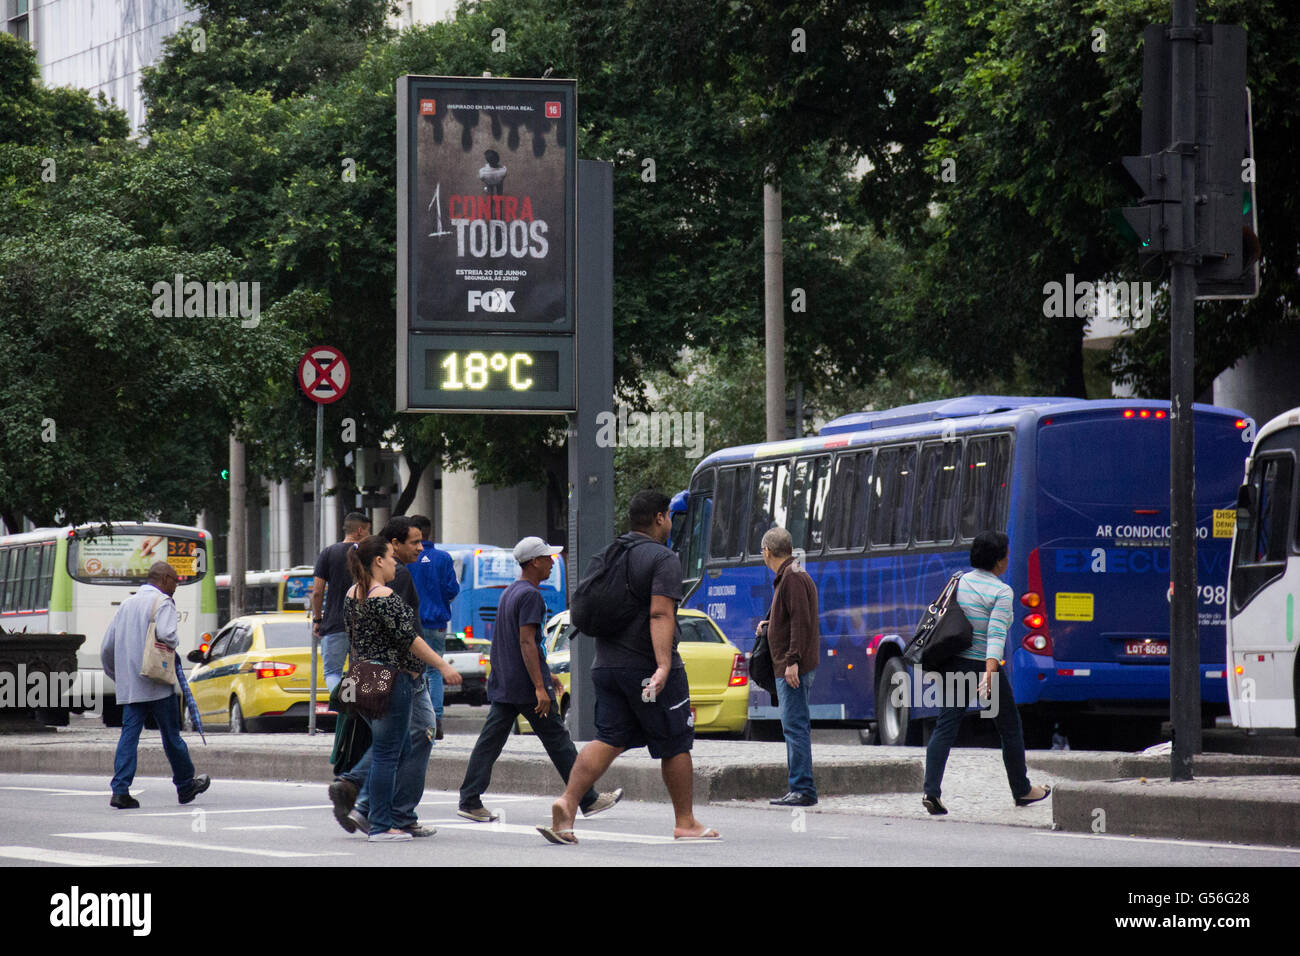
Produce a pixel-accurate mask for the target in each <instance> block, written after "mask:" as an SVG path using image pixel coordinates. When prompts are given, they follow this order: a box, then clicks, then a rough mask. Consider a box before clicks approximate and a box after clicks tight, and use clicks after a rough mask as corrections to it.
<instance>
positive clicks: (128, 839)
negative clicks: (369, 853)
mask: <svg viewBox="0 0 1300 956" xmlns="http://www.w3.org/2000/svg"><path fill="white" fill-rule="evenodd" d="M53 835H54V836H59V837H68V838H69V839H73V840H107V841H110V842H114V843H140V844H145V845H148V846H171V847H178V848H181V849H187V850H211V851H212V852H214V853H242V854H245V855H246V856H269V857H276V858H280V859H285V858H290V857H293V858H298V857H318V856H351V855H352V854H351V853H300V852H298V851H296V850H262V849H259V848H257V847H251V846H223V845H221V844H219V843H200V842H198V841H196V840H173V839H170V838H168V837H160V836H153V835H152V834H148V833H124V832H120V831H106V832H103V833H55V834H53Z"/></svg>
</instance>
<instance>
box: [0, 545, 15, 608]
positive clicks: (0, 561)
mask: <svg viewBox="0 0 1300 956" xmlns="http://www.w3.org/2000/svg"><path fill="white" fill-rule="evenodd" d="M12 553H13V549H12V548H0V611H5V610H8V608H6V607H5V592H6V584H7V582H8V578H7V577H6V575H7V573H8V570H9V555H11V554H12Z"/></svg>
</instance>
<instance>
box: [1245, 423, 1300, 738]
mask: <svg viewBox="0 0 1300 956" xmlns="http://www.w3.org/2000/svg"><path fill="white" fill-rule="evenodd" d="M1298 457H1300V429H1297V428H1289V429H1284V430H1282V431H1279V432H1273V433H1271V434H1269V435H1266V436H1265V437H1264V438H1263V439H1261V440H1260V442H1259V445H1258V447H1257V448H1256V450H1255V452H1254V455H1253V456H1252V460H1251V466H1250V473H1249V474H1248V475H1247V476H1246V483H1245V484H1244V485H1242V487H1241V489H1240V491H1239V494H1238V499H1237V526H1236V538H1235V540H1234V542H1233V551H1232V579H1231V582H1230V587H1229V594H1230V604H1229V608H1228V613H1229V615H1230V623H1229V628H1230V636H1229V653H1230V655H1231V657H1230V659H1229V661H1228V672H1229V680H1230V681H1231V682H1232V689H1233V693H1232V694H1231V695H1230V703H1231V706H1232V721H1233V724H1234V725H1236V726H1238V727H1284V728H1293V727H1295V726H1296V707H1295V692H1296V671H1295V658H1296V650H1295V648H1296V643H1295V641H1296V633H1295V631H1296V608H1295V603H1296V600H1295V595H1296V594H1298V593H1300V560H1296V559H1295V558H1294V557H1292V556H1293V555H1295V554H1297V547H1296V545H1297V535H1298V534H1300V499H1298V497H1297V493H1296V481H1297V479H1300V467H1298V466H1297V458H1298Z"/></svg>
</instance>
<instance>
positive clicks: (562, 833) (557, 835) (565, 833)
mask: <svg viewBox="0 0 1300 956" xmlns="http://www.w3.org/2000/svg"><path fill="white" fill-rule="evenodd" d="M537 832H538V833H540V834H541V835H542V836H544V837H546V839H547V841H548V842H550V843H561V844H566V845H569V846H576V845H577V843H578V838H577V837H576V836H574V834H573V830H572V829H568V830H556V829H554V828H553V827H538V828H537Z"/></svg>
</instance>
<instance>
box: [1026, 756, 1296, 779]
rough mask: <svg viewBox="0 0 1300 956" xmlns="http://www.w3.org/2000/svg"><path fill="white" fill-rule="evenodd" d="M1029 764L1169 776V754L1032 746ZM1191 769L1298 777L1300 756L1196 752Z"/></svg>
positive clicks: (1067, 773)
mask: <svg viewBox="0 0 1300 956" xmlns="http://www.w3.org/2000/svg"><path fill="white" fill-rule="evenodd" d="M1025 757H1026V762H1027V763H1028V765H1029V766H1030V767H1033V768H1036V769H1038V770H1043V771H1046V772H1049V773H1052V774H1054V775H1056V776H1058V777H1064V778H1065V779H1067V780H1120V779H1136V778H1138V777H1147V778H1149V779H1152V780H1157V779H1160V778H1161V777H1164V778H1168V776H1169V755H1168V754H1116V753H1084V752H1061V751H1052V750H1031V751H1028V752H1027V753H1026V754H1025ZM1192 770H1193V772H1194V773H1195V775H1196V776H1197V777H1198V778H1199V777H1241V776H1251V777H1262V776H1292V777H1300V757H1259V756H1247V755H1241V754H1196V755H1195V756H1194V757H1193V758H1192Z"/></svg>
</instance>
